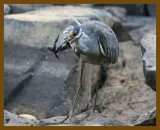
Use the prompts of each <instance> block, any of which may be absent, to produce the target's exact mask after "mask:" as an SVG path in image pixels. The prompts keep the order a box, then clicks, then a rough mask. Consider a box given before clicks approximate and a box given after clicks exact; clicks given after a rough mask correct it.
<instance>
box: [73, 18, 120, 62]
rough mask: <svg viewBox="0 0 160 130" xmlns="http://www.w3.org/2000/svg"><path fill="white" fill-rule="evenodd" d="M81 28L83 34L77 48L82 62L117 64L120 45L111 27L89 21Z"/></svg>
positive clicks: (76, 45)
mask: <svg viewBox="0 0 160 130" xmlns="http://www.w3.org/2000/svg"><path fill="white" fill-rule="evenodd" d="M81 28H82V31H83V34H82V36H81V37H80V38H79V39H78V40H77V43H76V44H75V48H76V50H77V51H78V53H79V54H80V57H81V59H82V60H84V61H85V62H86V63H91V64H99V65H100V64H110V63H116V62H117V60H118V56H119V44H118V40H117V38H116V36H115V34H114V32H113V31H112V29H111V28H110V27H109V26H107V25H105V24H103V23H102V22H98V21H88V22H85V23H83V24H82V25H81ZM76 53H77V52H76Z"/></svg>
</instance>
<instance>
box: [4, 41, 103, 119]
mask: <svg viewBox="0 0 160 130" xmlns="http://www.w3.org/2000/svg"><path fill="white" fill-rule="evenodd" d="M4 62H5V64H4V66H5V81H4V82H5V108H6V109H7V110H10V111H11V112H16V113H18V114H21V113H23V112H26V113H29V114H33V115H35V116H36V117H39V118H45V117H52V116H58V115H67V114H68V113H69V110H70V107H71V103H72V100H73V97H74V96H75V93H76V90H77V87H78V83H77V78H78V75H79V74H78V63H77V56H76V55H75V54H74V52H73V51H72V50H69V51H68V52H66V53H65V54H64V53H62V54H61V55H60V61H58V60H57V59H56V58H55V56H54V54H53V53H51V52H50V51H49V50H48V49H46V48H44V49H36V48H31V47H25V46H21V45H18V44H13V43H5V60H4ZM84 73H85V74H86V75H85V80H84V92H83V93H82V95H81V97H80V99H79V101H78V102H79V103H78V107H77V112H80V111H81V110H83V109H85V108H86V106H87V102H88V101H89V100H90V98H91V95H92V93H93V92H94V89H95V85H99V84H100V83H99V82H97V81H99V79H100V78H101V75H102V70H101V68H100V67H99V66H93V65H86V66H85V71H84ZM92 76H93V77H92ZM91 79H93V80H94V82H88V81H90V80H91ZM92 91H93V92H92Z"/></svg>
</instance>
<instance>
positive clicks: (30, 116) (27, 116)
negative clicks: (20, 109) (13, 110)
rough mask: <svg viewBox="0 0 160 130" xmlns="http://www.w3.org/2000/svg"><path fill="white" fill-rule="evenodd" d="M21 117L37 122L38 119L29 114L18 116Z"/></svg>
mask: <svg viewBox="0 0 160 130" xmlns="http://www.w3.org/2000/svg"><path fill="white" fill-rule="evenodd" d="M18 116H19V117H22V118H27V119H31V120H37V118H36V117H35V116H33V115H29V114H20V115H18Z"/></svg>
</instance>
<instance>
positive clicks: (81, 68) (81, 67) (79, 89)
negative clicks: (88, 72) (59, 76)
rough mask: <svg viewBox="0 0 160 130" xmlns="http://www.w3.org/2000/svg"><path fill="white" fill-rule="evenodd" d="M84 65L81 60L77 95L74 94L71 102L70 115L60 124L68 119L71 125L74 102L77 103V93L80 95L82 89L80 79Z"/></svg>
mask: <svg viewBox="0 0 160 130" xmlns="http://www.w3.org/2000/svg"><path fill="white" fill-rule="evenodd" d="M84 64H85V62H84V61H82V60H80V78H79V82H78V83H79V88H78V91H77V93H76V96H75V99H74V101H73V106H72V108H71V111H70V113H69V114H68V115H67V117H66V118H65V119H64V120H62V121H61V122H60V123H63V122H64V121H66V120H67V119H68V118H69V121H70V124H71V123H72V117H73V116H74V115H73V112H74V109H75V105H76V101H77V98H78V95H79V93H80V91H81V89H82V77H83V69H84ZM60 123H58V124H60Z"/></svg>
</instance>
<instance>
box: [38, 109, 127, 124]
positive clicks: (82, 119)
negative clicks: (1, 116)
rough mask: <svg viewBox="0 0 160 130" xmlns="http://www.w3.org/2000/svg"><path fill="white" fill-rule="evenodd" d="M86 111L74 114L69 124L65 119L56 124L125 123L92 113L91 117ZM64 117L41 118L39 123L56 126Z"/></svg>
mask: <svg viewBox="0 0 160 130" xmlns="http://www.w3.org/2000/svg"><path fill="white" fill-rule="evenodd" d="M88 114H89V113H88V111H87V112H84V113H81V114H79V115H76V119H75V118H73V120H72V124H69V120H68V119H67V120H66V121H65V122H64V123H61V124H58V126H68V125H72V126H125V125H126V124H125V123H123V122H121V121H118V120H116V119H111V118H107V117H104V116H100V115H94V116H92V117H88ZM64 118H65V117H62V116H59V117H52V118H48V119H41V120H40V124H39V125H42V126H56V125H57V123H59V122H61V121H62V120H63V119H64Z"/></svg>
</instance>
